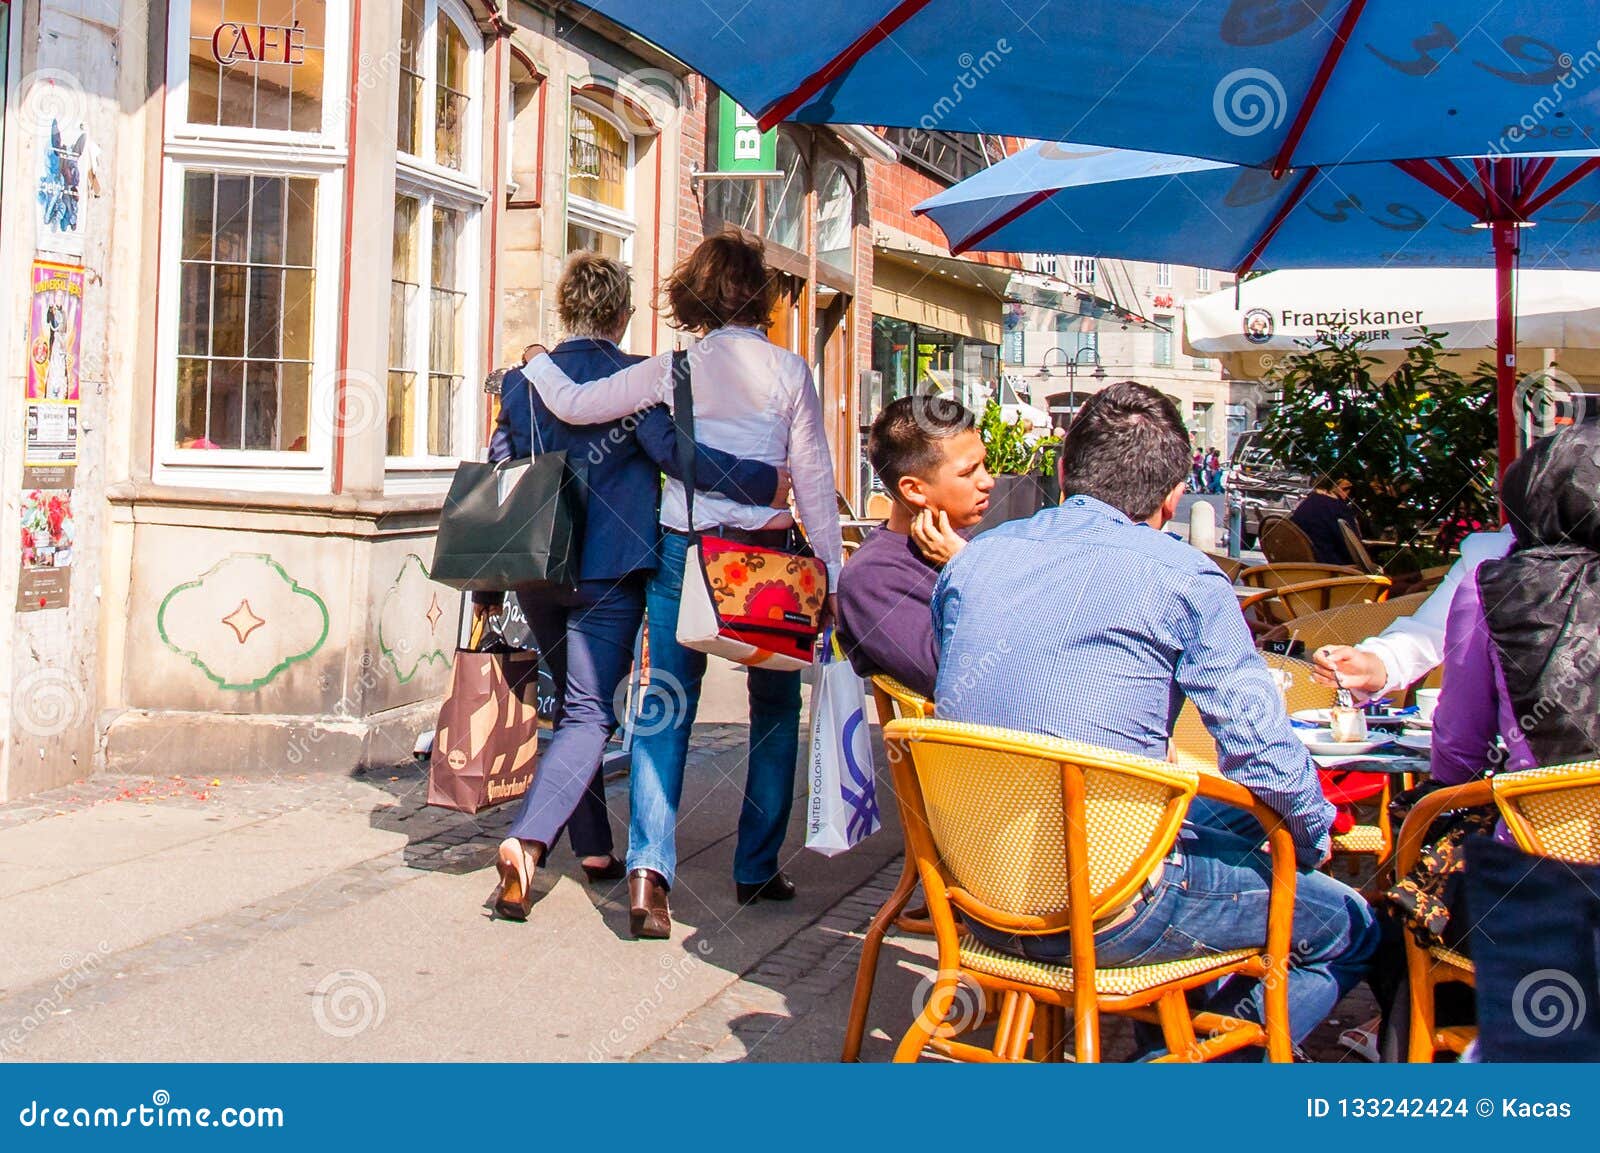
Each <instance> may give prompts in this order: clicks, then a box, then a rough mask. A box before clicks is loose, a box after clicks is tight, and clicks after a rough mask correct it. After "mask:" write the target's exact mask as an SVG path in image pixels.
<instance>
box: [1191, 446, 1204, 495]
mask: <svg viewBox="0 0 1600 1153" xmlns="http://www.w3.org/2000/svg"><path fill="white" fill-rule="evenodd" d="M1192 468H1193V470H1194V472H1193V478H1192V482H1191V486H1190V487H1191V488H1192V489H1193V490H1194V491H1195V492H1205V490H1206V454H1205V453H1203V452H1201V451H1200V449H1199V448H1198V447H1196V448H1195V450H1194V461H1193V463H1192Z"/></svg>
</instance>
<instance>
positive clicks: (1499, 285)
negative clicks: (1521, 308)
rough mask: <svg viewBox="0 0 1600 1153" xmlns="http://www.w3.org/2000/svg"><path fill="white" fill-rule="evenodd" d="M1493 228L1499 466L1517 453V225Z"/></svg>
mask: <svg viewBox="0 0 1600 1153" xmlns="http://www.w3.org/2000/svg"><path fill="white" fill-rule="evenodd" d="M1490 228H1491V229H1493V231H1494V290H1495V397H1496V402H1497V404H1498V407H1499V416H1500V436H1499V441H1498V443H1499V449H1500V467H1499V474H1500V477H1501V478H1502V479H1503V478H1504V477H1505V475H1506V469H1508V468H1510V467H1511V462H1512V461H1513V460H1515V459H1516V456H1517V412H1516V409H1517V405H1516V399H1517V297H1516V259H1517V226H1516V225H1515V224H1514V223H1512V222H1511V221H1509V220H1497V221H1495V222H1494V223H1493V224H1491V225H1490Z"/></svg>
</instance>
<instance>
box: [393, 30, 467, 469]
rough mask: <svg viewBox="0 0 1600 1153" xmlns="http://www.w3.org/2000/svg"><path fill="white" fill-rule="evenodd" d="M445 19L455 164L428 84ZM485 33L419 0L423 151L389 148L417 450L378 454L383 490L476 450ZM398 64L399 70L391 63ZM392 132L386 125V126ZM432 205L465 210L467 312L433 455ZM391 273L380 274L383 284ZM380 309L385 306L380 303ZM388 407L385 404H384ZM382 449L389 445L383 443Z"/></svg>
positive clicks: (462, 257)
mask: <svg viewBox="0 0 1600 1153" xmlns="http://www.w3.org/2000/svg"><path fill="white" fill-rule="evenodd" d="M441 18H443V19H448V20H450V21H451V22H452V23H454V24H455V26H456V30H457V31H458V32H460V33H461V35H462V36H463V37H464V38H465V39H466V42H467V95H468V105H467V118H466V125H467V129H466V137H465V140H464V141H463V144H464V150H463V151H464V155H465V158H466V162H465V163H464V164H463V166H462V170H461V171H459V172H458V171H457V170H456V169H454V168H450V167H448V166H446V165H443V164H439V163H437V162H436V161H435V160H434V155H435V144H436V136H435V128H436V126H437V108H438V104H437V101H436V100H435V98H434V91H435V89H434V85H436V84H437V83H438V75H437V73H438V67H439V51H438V49H439V42H438V28H439V20H440V19H441ZM483 56H484V52H483V37H482V36H481V35H480V34H479V32H478V29H477V25H476V24H475V23H474V22H473V20H472V18H471V16H470V14H469V13H468V12H467V10H466V9H465V8H464V7H462V6H461V5H460V4H459V3H457V2H456V0H425V3H424V5H423V25H422V47H421V62H422V75H423V86H422V98H421V113H422V150H423V153H424V155H423V156H420V157H418V156H413V155H411V153H409V152H401V151H400V150H399V149H398V148H396V149H395V153H394V154H395V189H394V192H395V196H397V197H398V196H410V197H414V198H415V199H416V200H417V202H418V204H417V220H418V232H419V236H418V243H417V284H418V286H419V288H418V291H417V294H416V299H414V300H413V301H412V302H411V307H410V310H409V311H408V313H407V316H406V326H407V328H408V330H409V331H410V332H412V333H416V334H418V335H417V339H416V340H415V341H414V342H413V347H412V349H411V363H410V364H409V365H407V366H406V367H407V368H409V369H410V371H411V372H413V373H414V374H415V377H416V387H415V388H414V389H413V391H412V405H413V412H412V419H413V424H412V427H413V428H415V429H416V430H417V437H418V441H419V443H418V445H417V447H418V450H419V451H418V452H417V453H415V454H414V455H411V456H392V455H388V454H387V453H386V454H385V456H384V460H383V463H384V474H385V475H384V486H383V488H384V492H385V493H386V494H391V493H393V494H402V495H403V494H406V493H425V492H434V491H437V490H439V489H441V488H443V487H445V486H447V485H448V484H449V482H450V477H451V475H452V474H453V473H454V471H455V468H456V465H458V464H459V463H460V462H461V460H462V458H463V457H464V456H466V455H468V454H470V453H475V452H476V451H477V450H478V448H479V447H480V445H479V443H478V441H479V434H478V431H477V430H478V425H479V423H480V417H481V414H482V407H481V390H480V389H479V388H477V387H476V382H478V381H480V380H482V378H483V376H484V372H485V369H484V366H483V365H482V364H481V363H480V356H481V349H480V344H481V342H480V341H479V340H478V339H477V338H476V334H477V333H478V332H479V330H480V328H479V317H480V313H481V311H482V310H481V308H480V296H481V293H480V291H479V289H480V286H481V284H482V275H483V254H482V244H481V236H482V232H481V229H482V227H483V209H484V207H485V206H486V205H487V204H488V202H489V196H490V193H489V191H488V190H487V189H485V188H483V187H482V171H483V169H482V156H483V125H482V109H483V103H482V100H483ZM397 72H398V70H397ZM391 135H392V133H391ZM435 207H439V208H448V209H454V210H457V211H462V212H465V213H466V214H467V221H466V226H465V227H464V228H463V229H462V232H461V238H460V244H461V251H460V252H459V253H458V254H457V267H458V268H459V269H460V271H461V283H462V286H463V287H464V290H465V292H466V304H465V309H466V315H465V316H464V317H463V318H462V327H463V329H464V331H465V333H466V336H465V338H464V340H463V344H464V348H463V350H462V362H461V378H462V384H461V388H460V389H459V391H458V392H457V394H456V398H455V408H454V411H452V413H451V427H452V428H453V429H454V430H455V441H456V443H455V445H454V446H453V449H454V451H452V452H450V453H447V454H444V455H436V454H432V453H429V452H428V400H429V396H430V394H431V391H432V382H431V381H430V380H429V376H430V373H429V368H430V366H429V364H428V352H429V343H430V342H429V329H428V326H429V324H430V323H431V321H432V314H431V311H430V309H431V300H432V292H433V210H434V208H435ZM388 280H389V278H388V277H386V278H385V284H386V285H387V283H388ZM384 312H385V315H387V314H388V309H387V308H385V310H384ZM388 348H389V343H388V341H387V340H385V342H384V357H385V363H384V371H383V378H382V380H383V382H382V384H381V386H380V389H381V392H382V395H383V396H384V398H385V400H387V398H388V395H389V392H388V378H389V371H390V369H391V368H393V367H395V366H393V365H390V364H389V363H388V362H387V359H388ZM385 410H386V411H387V405H386V406H385ZM385 448H386V449H387V445H385Z"/></svg>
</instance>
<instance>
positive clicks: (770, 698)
mask: <svg viewBox="0 0 1600 1153" xmlns="http://www.w3.org/2000/svg"><path fill="white" fill-rule="evenodd" d="M688 551H689V539H688V538H687V537H685V536H683V535H681V534H679V533H663V534H662V537H661V565H660V567H659V568H657V569H656V571H655V574H654V575H653V576H652V577H651V578H650V584H649V587H648V588H647V589H646V590H645V612H646V623H645V628H646V629H647V630H648V634H649V638H650V685H649V688H648V690H647V692H646V695H645V697H644V698H643V700H642V701H641V702H640V704H639V707H638V708H637V709H636V710H635V717H634V737H633V772H632V776H631V784H632V811H631V819H630V822H629V826H628V868H629V869H630V870H632V869H654V870H655V871H656V872H658V873H660V874H661V875H662V877H664V878H665V879H666V882H667V885H668V886H669V887H670V886H671V885H672V884H673V880H674V878H675V877H676V875H677V865H678V847H677V827H678V804H679V801H680V800H681V799H682V796H683V768H684V763H685V762H686V761H687V760H688V755H689V735H690V733H691V731H692V730H693V728H694V718H695V714H696V712H697V711H698V710H699V707H700V682H701V680H702V678H703V677H704V676H705V671H706V654H705V653H702V652H698V651H696V650H694V649H687V648H684V647H683V646H682V645H680V644H679V643H678V605H679V602H680V600H681V599H682V595H683V564H684V558H685V557H686V556H687V555H688ZM749 677H750V689H749V692H750V752H749V757H748V765H747V768H746V770H745V784H744V805H743V807H742V808H741V810H740V813H739V840H738V846H737V848H736V849H735V850H734V857H733V877H734V880H735V881H738V882H739V883H741V884H749V885H758V884H761V883H763V882H765V881H768V880H771V879H772V878H773V877H774V876H776V875H777V872H778V854H779V851H780V850H781V849H782V848H783V838H784V834H785V832H786V831H787V829H788V825H789V812H790V809H791V808H792V807H793V804H794V787H795V785H794V782H795V761H796V759H797V758H798V757H799V755H800V733H799V724H800V674H799V673H798V672H775V671H773V670H771V669H751V670H749Z"/></svg>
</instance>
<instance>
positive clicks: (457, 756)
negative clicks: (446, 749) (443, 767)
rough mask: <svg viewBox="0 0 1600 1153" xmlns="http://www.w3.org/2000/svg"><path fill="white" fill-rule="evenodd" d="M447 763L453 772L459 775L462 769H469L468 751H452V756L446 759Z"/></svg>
mask: <svg viewBox="0 0 1600 1153" xmlns="http://www.w3.org/2000/svg"><path fill="white" fill-rule="evenodd" d="M445 763H446V764H448V765H449V766H450V768H451V769H452V770H454V771H455V772H458V773H459V772H460V771H461V770H462V769H464V768H466V767H467V754H466V751H465V750H463V749H451V750H450V754H449V755H448V756H447V757H445Z"/></svg>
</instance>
